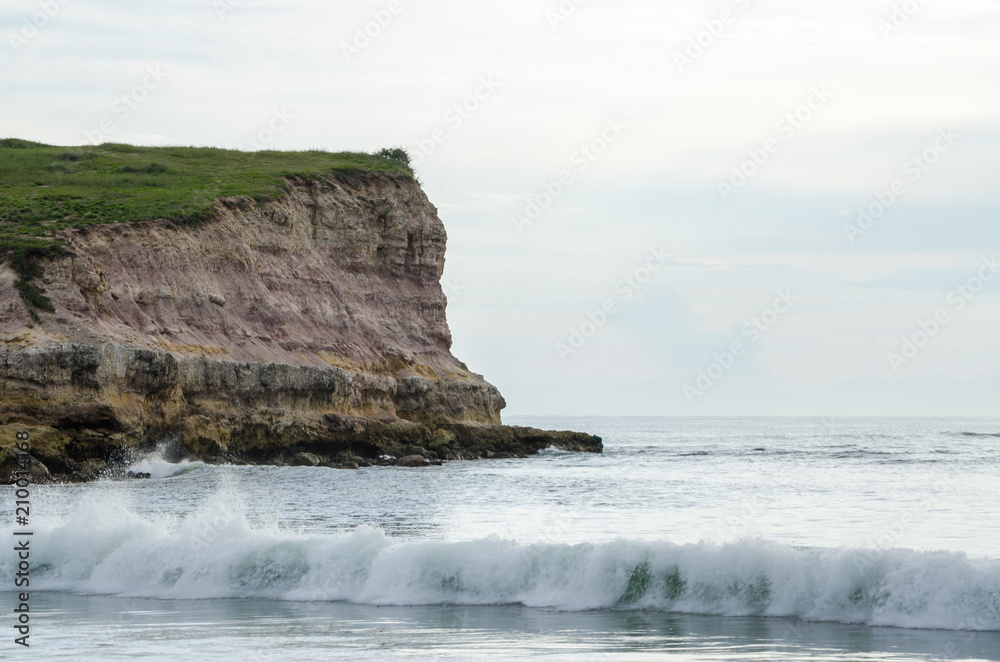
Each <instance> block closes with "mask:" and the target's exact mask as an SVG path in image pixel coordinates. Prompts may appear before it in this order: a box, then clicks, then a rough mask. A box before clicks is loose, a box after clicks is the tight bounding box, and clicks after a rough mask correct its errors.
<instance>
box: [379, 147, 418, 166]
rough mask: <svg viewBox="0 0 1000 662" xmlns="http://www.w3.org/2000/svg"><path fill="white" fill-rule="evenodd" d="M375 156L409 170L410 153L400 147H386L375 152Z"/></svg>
mask: <svg viewBox="0 0 1000 662" xmlns="http://www.w3.org/2000/svg"><path fill="white" fill-rule="evenodd" d="M375 156H377V157H379V158H380V159H387V160H389V161H394V162H396V163H398V164H400V165H401V166H403V167H405V168H407V169H408V170H410V169H411V168H410V155H409V153H407V151H406V150H405V149H403V148H402V147H386V148H383V149H380V150H379V151H377V152H375Z"/></svg>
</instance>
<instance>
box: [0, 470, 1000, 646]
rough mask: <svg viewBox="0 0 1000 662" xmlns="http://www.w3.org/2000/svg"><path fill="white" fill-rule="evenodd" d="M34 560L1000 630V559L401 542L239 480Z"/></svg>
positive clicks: (464, 596)
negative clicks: (184, 509)
mask: <svg viewBox="0 0 1000 662" xmlns="http://www.w3.org/2000/svg"><path fill="white" fill-rule="evenodd" d="M150 473H152V472H150ZM9 533H10V530H9V529H8V530H6V531H4V532H0V538H4V539H9ZM13 563H14V560H13V558H12V556H11V555H10V554H4V555H3V556H2V557H0V575H7V576H9V575H11V573H13V572H14V566H13ZM32 563H33V567H34V574H33V578H32V588H33V589H35V590H66V591H76V592H82V593H98V594H114V595H123V596H149V597H166V598H185V599H197V598H226V597H267V598H277V599H287V600H343V601H351V602H357V603H364V604H376V605H415V604H443V603H448V604H452V603H456V604H470V605H486V604H523V605H528V606H536V607H548V608H556V609H563V610H586V609H655V610H668V611H676V612H686V613H697V614H720V615H734V616H735V615H739V616H743V615H761V616H792V617H799V618H803V619H810V620H819V621H838V622H848V623H863V624H869V625H885V626H899V627H912V628H941V629H968V630H1000V560H998V559H972V558H969V557H967V556H965V555H963V554H960V553H952V552H947V553H946V552H937V553H927V552H915V551H909V550H902V549H885V550H861V549H796V548H792V547H788V546H783V545H777V544H772V543H768V542H765V541H759V540H747V541H741V542H734V543H731V544H726V545H715V544H707V543H705V544H696V545H675V544H672V543H669V542H666V541H661V542H642V541H630V540H620V541H617V542H612V543H605V544H579V545H564V544H520V543H517V542H514V541H511V540H505V539H501V538H497V537H491V538H485V539H482V540H475V541H469V542H443V541H422V542H412V541H408V542H399V541H393V540H391V539H389V538H388V537H386V536H385V534H384V533H383V532H382V531H381V530H379V529H374V528H370V527H361V528H358V529H355V530H352V531H349V532H348V531H340V532H333V533H330V534H328V535H301V534H296V533H293V532H288V531H286V530H281V529H279V528H277V527H276V526H270V527H253V526H251V525H250V524H249V523H248V520H247V518H246V516H245V509H244V506H243V504H242V502H241V500H240V498H239V497H238V495H235V494H233V493H231V492H226V491H223V492H220V493H217V494H216V495H215V496H214V497H213V498H212V499H210V500H209V501H208V502H207V503H205V504H203V505H202V507H201V508H200V509H199V510H198V511H197V512H195V513H192V514H191V515H190V516H188V517H186V518H180V519H179V518H175V517H159V518H153V517H149V516H146V517H140V516H139V515H137V514H136V513H135V512H133V511H131V510H130V509H128V508H127V507H124V506H122V505H116V504H114V503H110V504H109V503H108V501H107V500H106V499H102V500H101V501H98V500H96V499H91V500H87V501H85V502H84V503H82V504H80V506H79V507H78V509H77V511H76V512H75V513H74V514H73V515H72V516H71V517H69V518H68V519H67V520H66V521H65V522H64V523H59V524H55V525H50V526H41V527H39V528H38V529H36V533H35V537H34V542H33V556H32Z"/></svg>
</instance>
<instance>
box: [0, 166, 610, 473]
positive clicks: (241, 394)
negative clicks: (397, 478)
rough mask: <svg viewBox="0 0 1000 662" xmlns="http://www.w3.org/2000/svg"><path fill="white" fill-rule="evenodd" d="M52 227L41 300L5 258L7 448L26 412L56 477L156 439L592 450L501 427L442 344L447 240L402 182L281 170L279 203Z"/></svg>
mask: <svg viewBox="0 0 1000 662" xmlns="http://www.w3.org/2000/svg"><path fill="white" fill-rule="evenodd" d="M63 238H64V239H65V240H66V242H67V243H68V248H69V253H68V254H67V255H65V256H58V257H47V258H36V259H35V260H34V264H33V271H34V272H35V273H36V274H37V275H36V278H35V282H36V284H37V285H39V286H40V287H42V288H44V291H45V295H46V296H48V297H49V298H50V299H51V303H52V312H41V311H35V310H32V309H31V308H29V306H28V305H27V304H26V303H25V302H24V301H22V298H21V297H20V296H19V294H18V292H17V291H16V289H15V287H14V283H15V280H16V278H17V275H16V274H15V272H14V270H13V269H12V268H11V264H10V261H9V260H8V261H7V262H6V263H0V448H5V447H9V446H11V445H13V443H14V433H15V431H16V430H21V429H25V426H26V427H27V429H29V430H30V431H31V434H32V438H33V448H34V449H35V451H34V453H35V457H36V458H37V459H38V460H39V461H40V463H41V465H45V468H47V469H48V470H49V471H52V472H54V473H59V474H65V475H72V476H74V477H76V478H86V477H88V475H89V474H92V473H93V468H94V467H101V466H103V463H111V464H112V465H113V464H114V463H115V462H119V463H121V462H122V461H124V460H125V459H127V458H128V457H129V456H130V455H132V454H134V452H135V451H136V450H139V449H145V448H148V447H149V446H150V445H151V444H155V443H162V444H166V446H167V447H168V448H169V449H170V452H172V453H174V454H176V455H178V456H180V455H185V456H188V457H193V458H200V459H205V460H208V461H235V462H276V463H283V462H300V463H307V464H312V463H315V462H321V463H327V464H331V465H339V466H355V465H357V464H366V463H370V462H376V461H378V460H379V458H382V459H383V461H385V458H386V456H392V457H402V456H421V457H425V458H429V459H442V460H444V459H459V458H476V457H482V456H495V455H501V456H505V455H507V456H517V455H524V454H528V453H533V452H537V450H539V449H541V448H545V447H547V446H550V445H557V446H561V447H563V448H566V449H568V450H581V451H583V450H586V451H599V450H600V442H599V440H597V439H596V438H593V437H591V436H590V435H583V434H575V433H547V432H542V431H538V430H531V429H524V428H508V427H503V426H501V424H500V423H501V422H500V411H501V409H502V408H503V407H504V405H505V403H504V400H503V397H501V395H500V393H499V392H498V391H497V389H496V388H494V387H493V386H492V385H490V384H489V383H487V382H486V381H485V380H484V379H483V377H482V376H480V375H477V374H474V373H472V372H470V371H469V370H467V369H466V367H465V365H464V364H462V363H460V362H459V361H458V360H457V359H456V358H455V357H454V356H452V354H451V352H450V347H451V334H450V332H449V329H448V325H447V322H446V318H445V306H446V299H445V296H444V293H443V292H442V290H441V286H440V284H439V281H440V278H441V274H442V271H443V269H444V260H445V243H446V238H447V237H446V233H445V229H444V226H443V224H442V222H441V220H440V219H439V218H438V215H437V212H436V210H435V208H434V207H433V205H431V204H430V202H429V201H428V200H427V198H426V196H425V195H424V193H423V191H422V190H421V189H420V187H419V186H418V185H417V183H416V182H414V181H413V180H412V179H410V178H407V177H403V176H392V175H375V174H353V175H352V174H338V175H330V176H328V177H324V178H316V179H291V180H289V181H288V190H287V192H286V193H285V194H284V195H282V196H281V198H280V199H279V200H276V201H269V202H262V203H258V202H255V201H254V200H253V199H250V198H240V197H234V198H225V199H219V200H217V201H216V211H215V214H214V217H213V218H211V219H210V220H207V221H203V222H201V223H198V224H188V225H175V224H172V223H169V222H150V223H139V224H112V225H94V226H89V227H86V228H82V229H77V230H68V231H65V233H64V236H63ZM5 462H6V465H9V464H10V458H7V459H6V460H5V457H4V456H3V453H2V452H0V472H2V467H3V466H5V464H4V463H5ZM37 471H38V472H39V473H44V468H42V467H40V468H39V469H38V470H37ZM0 478H2V477H0Z"/></svg>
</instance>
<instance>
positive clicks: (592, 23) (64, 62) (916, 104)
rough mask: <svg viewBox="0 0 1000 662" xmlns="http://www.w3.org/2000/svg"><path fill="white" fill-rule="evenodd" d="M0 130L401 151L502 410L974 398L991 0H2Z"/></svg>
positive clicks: (827, 407)
mask: <svg viewBox="0 0 1000 662" xmlns="http://www.w3.org/2000/svg"><path fill="white" fill-rule="evenodd" d="M0 26H2V36H3V42H4V43H2V44H0V89H2V95H3V114H2V128H0V134H3V135H4V136H7V137H19V138H26V139H31V140H38V141H42V142H47V143H54V144H61V145H76V144H85V143H96V142H104V141H115V142H132V143H138V144H150V145H157V144H183V145H212V146H219V147H229V148H239V149H246V150H254V149H264V148H266V149H312V148H321V149H327V150H331V151H341V150H360V151H374V150H376V149H379V148H381V147H386V146H397V145H398V146H403V147H405V148H406V149H407V150H408V151H409V152H410V154H411V156H412V157H413V160H414V163H415V164H416V171H417V173H418V176H419V180H420V181H421V183H422V184H423V186H424V189H425V191H426V192H427V194H428V196H429V197H430V199H431V201H432V202H433V203H434V204H435V205H436V206H437V207H438V209H439V211H440V215H441V218H442V219H443V221H444V223H445V226H446V227H447V230H448V234H449V244H448V256H447V267H446V271H445V276H444V280H443V284H444V288H445V292H446V294H447V295H448V298H449V307H448V318H449V323H450V325H451V329H452V333H453V335H454V338H455V343H454V347H453V352H454V353H455V354H456V356H458V357H459V358H460V359H461V360H463V361H465V362H466V363H467V364H468V365H469V367H470V369H472V370H474V371H476V372H479V373H482V374H483V375H485V376H486V378H487V379H488V380H489V381H490V382H492V383H494V384H496V385H497V386H498V387H499V388H500V390H501V392H502V393H503V394H504V396H505V397H506V399H507V401H508V408H507V410H506V414H519V415H542V414H565V415H583V414H595V415H597V414H601V415H673V416H718V415H814V416H860V415H896V416H916V415H921V416H930V415H941V416H946V415H947V416H997V415H1000V397H998V396H1000V341H998V340H1000V339H998V331H1000V264H998V263H997V259H998V258H1000V223H998V220H1000V217H998V212H1000V202H998V200H997V192H998V191H1000V168H998V157H1000V86H998V83H997V81H998V78H997V74H998V73H1000V40H998V39H997V37H996V35H997V34H998V33H1000V1H998V0H949V1H948V2H943V1H937V2H932V1H931V0H924V1H923V2H920V1H918V0H905V1H903V0H894V1H881V0H866V1H862V0H812V1H810V2H791V1H765V0H759V1H757V0H735V1H734V0H722V1H720V2H705V1H701V2H695V1H693V0H655V1H654V0H616V1H615V2H611V1H610V0H561V1H560V0H533V1H529V0H506V1H505V2H502V3H485V2H469V1H468V0H465V1H464V2H459V1H458V0H385V1H383V0H377V1H373V2H337V1H334V2H331V1H329V0H326V1H320V0H282V1H281V2H275V1H269V0H172V1H170V2H166V3H164V2H160V3H153V2H142V1H136V0H129V1H128V2H126V1H124V0H86V1H85V0H8V1H7V2H5V3H4V5H3V8H2V9H0Z"/></svg>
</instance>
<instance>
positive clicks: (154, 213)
mask: <svg viewBox="0 0 1000 662" xmlns="http://www.w3.org/2000/svg"><path fill="white" fill-rule="evenodd" d="M408 162H409V158H408V157H407V156H406V153H405V152H404V151H403V150H400V149H392V150H381V151H380V152H377V153H376V154H374V155H373V154H364V153H358V152H342V153H332V152H323V151H308V152H274V151H262V152H242V151H236V150H227V149H217V148H213V147H135V146H133V145H123V144H116V143H106V144H103V145H99V146H95V147H91V146H86V147H55V146H52V145H43V144H41V143H35V142H30V141H26V140H17V139H12V138H8V139H0V258H2V257H3V254H7V255H13V256H14V257H15V259H17V258H23V257H25V256H30V255H39V254H44V253H46V252H50V251H57V252H58V251H59V250H60V246H59V242H58V241H56V240H55V239H54V238H53V235H54V234H55V233H56V232H57V231H59V230H62V229H64V228H74V227H83V226H86V225H94V224H97V223H131V222H139V221H152V220H161V219H162V220H170V221H174V222H178V223H188V222H197V221H199V220H204V219H206V218H208V217H210V216H211V215H212V213H213V210H214V205H213V201H214V200H215V199H216V198H219V197H226V196H235V195H242V196H249V197H252V198H254V199H256V200H258V201H264V200H268V199H274V198H278V197H280V196H281V193H282V191H283V190H284V178H285V177H296V176H297V177H306V178H314V177H318V176H321V175H325V174H329V173H332V172H344V173H362V172H375V173H386V174H396V175H404V176H407V177H412V176H413V172H412V171H411V170H410V168H409V166H408Z"/></svg>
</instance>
